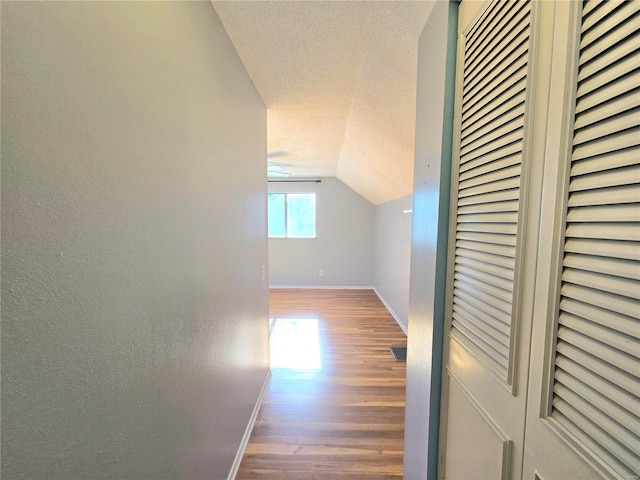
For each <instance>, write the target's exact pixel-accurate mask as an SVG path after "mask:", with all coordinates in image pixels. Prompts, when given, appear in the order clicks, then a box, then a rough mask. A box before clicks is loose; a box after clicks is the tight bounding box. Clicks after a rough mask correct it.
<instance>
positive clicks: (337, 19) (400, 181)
mask: <svg viewBox="0 0 640 480" xmlns="http://www.w3.org/2000/svg"><path fill="white" fill-rule="evenodd" d="M213 5H214V8H215V9H216V11H217V13H218V16H219V17H220V19H221V21H222V23H223V25H224V27H225V29H226V30H227V33H228V34H229V37H230V38H231V41H232V42H233V43H234V45H235V47H236V50H237V51H238V54H239V55H240V58H241V59H242V61H243V62H244V65H245V67H246V69H247V71H248V73H249V75H250V76H251V78H252V80H253V82H254V84H255V86H256V88H257V89H258V91H259V92H260V94H261V96H262V99H263V100H264V102H265V104H266V106H267V126H268V127H267V128H268V150H269V152H271V155H272V158H270V161H274V162H277V163H279V164H281V165H284V166H285V168H286V170H287V171H288V172H290V173H291V174H292V175H293V176H298V177H309V176H336V177H337V178H338V179H340V180H341V181H343V182H344V183H346V184H347V185H348V186H350V187H351V188H352V189H353V190H355V191H356V192H358V193H360V194H361V195H362V196H364V197H365V198H366V199H368V200H369V201H370V202H372V203H373V204H376V205H377V204H380V203H384V202H386V201H389V200H393V199H395V198H399V197H402V196H404V195H407V194H409V193H411V192H412V190H413V151H414V134H415V131H414V122H415V100H416V65H417V63H416V62H417V48H418V37H419V35H420V32H421V31H422V28H423V27H424V24H425V23H426V21H427V18H428V16H429V14H430V13H431V10H432V8H433V6H434V3H433V2H426V1H422V2H412V1H397V2H396V1H383V2H369V1H344V2H343V1H312V2H300V1H259V2H253V1H226V2H213Z"/></svg>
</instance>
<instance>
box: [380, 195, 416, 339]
mask: <svg viewBox="0 0 640 480" xmlns="http://www.w3.org/2000/svg"><path fill="white" fill-rule="evenodd" d="M412 205H413V195H407V196H405V197H402V198H398V199H396V200H392V201H390V202H386V203H382V204H380V205H377V206H376V207H375V208H376V221H375V287H376V290H377V291H378V294H379V295H380V296H381V297H382V298H383V299H384V301H385V302H386V304H387V307H388V308H389V309H390V310H392V311H393V314H394V316H395V317H396V320H397V321H398V322H399V323H400V324H401V326H402V328H403V329H404V330H405V331H406V329H407V326H408V321H409V277H410V266H411V216H412V215H411V213H402V212H403V211H404V210H411V208H412Z"/></svg>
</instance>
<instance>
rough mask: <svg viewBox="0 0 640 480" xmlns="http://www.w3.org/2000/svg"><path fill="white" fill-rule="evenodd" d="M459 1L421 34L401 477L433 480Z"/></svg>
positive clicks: (442, 8)
mask: <svg viewBox="0 0 640 480" xmlns="http://www.w3.org/2000/svg"><path fill="white" fill-rule="evenodd" d="M457 14H458V2H457V1H455V0H454V1H451V2H437V4H436V6H435V8H434V9H433V11H432V12H431V16H430V17H429V20H428V21H427V25H426V26H425V28H424V31H423V32H422V35H421V36H420V44H419V46H418V93H417V105H416V158H415V169H414V175H415V178H414V199H413V231H412V241H411V286H410V289H409V336H408V342H407V350H408V351H407V397H406V402H407V405H406V415H405V437H404V438H405V451H404V476H405V478H408V479H409V478H410V479H416V480H417V479H424V478H428V479H435V478H437V477H436V469H437V457H438V430H439V421H440V419H439V414H440V376H441V373H442V372H441V369H442V365H441V363H442V360H441V359H442V339H443V337H442V336H443V331H442V330H443V322H444V293H445V286H446V260H447V234H448V231H447V228H448V213H449V212H448V211H449V184H450V177H451V148H452V131H453V130H452V128H453V94H454V86H455V85H454V81H455V59H456V31H457V25H458V22H457Z"/></svg>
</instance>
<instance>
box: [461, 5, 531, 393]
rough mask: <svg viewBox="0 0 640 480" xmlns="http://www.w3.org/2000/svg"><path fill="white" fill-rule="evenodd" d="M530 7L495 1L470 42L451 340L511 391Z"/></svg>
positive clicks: (463, 109) (464, 89) (464, 84)
mask: <svg viewBox="0 0 640 480" xmlns="http://www.w3.org/2000/svg"><path fill="white" fill-rule="evenodd" d="M530 35H531V3H530V2H528V1H518V2H503V1H495V2H492V4H491V5H490V6H489V7H488V9H487V12H486V13H485V16H484V19H483V20H481V21H479V22H478V23H477V24H476V26H475V27H474V28H473V29H472V30H470V32H469V33H468V34H467V36H466V42H465V45H464V52H463V59H462V91H461V94H460V97H461V105H460V112H461V114H460V115H461V117H460V141H459V150H458V152H457V153H458V159H459V163H458V175H457V179H456V180H455V184H454V189H455V191H456V192H457V195H456V197H457V201H456V205H455V212H456V215H455V223H456V227H455V244H456V247H457V248H456V249H455V260H454V264H453V271H452V275H451V279H452V280H451V281H452V282H453V284H452V289H451V292H452V298H451V300H450V301H451V302H452V304H453V311H452V315H453V318H452V319H451V335H452V337H453V338H455V339H456V340H458V341H459V342H460V343H462V344H463V345H464V346H465V347H466V348H467V349H469V351H470V352H472V353H473V354H474V355H475V356H476V358H478V359H480V361H481V362H482V363H484V365H485V366H486V367H487V369H488V370H489V371H491V372H492V373H493V374H494V375H496V376H497V377H498V378H499V379H500V381H502V382H503V383H504V384H506V385H510V384H511V383H512V369H513V352H512V349H513V338H512V336H513V331H514V326H515V325H514V321H513V319H514V317H515V315H516V313H515V312H514V301H513V295H514V289H516V290H517V279H516V271H517V268H516V266H517V261H516V251H517V244H518V232H519V228H518V222H519V218H520V215H521V214H522V213H521V211H522V204H521V183H522V161H523V146H524V131H525V117H526V99H527V88H528V87H527V85H528V80H527V71H528V68H529V50H530V45H529V44H530Z"/></svg>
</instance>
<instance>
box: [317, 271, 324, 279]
mask: <svg viewBox="0 0 640 480" xmlns="http://www.w3.org/2000/svg"><path fill="white" fill-rule="evenodd" d="M318 273H319V275H320V276H321V277H324V270H322V269H321V270H320V272H318Z"/></svg>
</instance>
